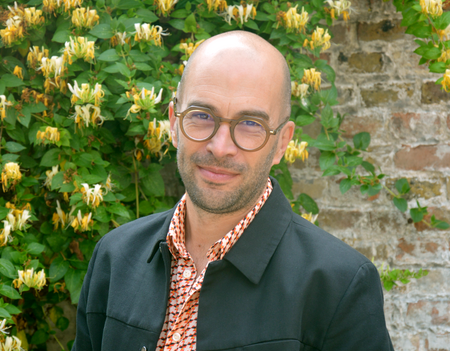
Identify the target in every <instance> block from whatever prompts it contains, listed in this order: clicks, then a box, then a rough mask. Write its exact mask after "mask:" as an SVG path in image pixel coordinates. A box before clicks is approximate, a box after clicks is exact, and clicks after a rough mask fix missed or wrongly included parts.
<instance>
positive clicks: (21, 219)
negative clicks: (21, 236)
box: [15, 210, 31, 230]
mask: <svg viewBox="0 0 450 351" xmlns="http://www.w3.org/2000/svg"><path fill="white" fill-rule="evenodd" d="M21 212H22V213H20V214H19V215H18V216H17V222H16V228H15V229H18V230H22V229H23V228H24V227H25V224H27V221H28V220H29V219H30V218H31V215H30V213H29V211H28V210H23V211H21Z"/></svg>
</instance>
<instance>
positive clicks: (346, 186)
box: [339, 178, 352, 194]
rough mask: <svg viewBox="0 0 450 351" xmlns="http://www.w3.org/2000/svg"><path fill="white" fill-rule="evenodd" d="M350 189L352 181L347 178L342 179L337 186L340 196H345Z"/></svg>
mask: <svg viewBox="0 0 450 351" xmlns="http://www.w3.org/2000/svg"><path fill="white" fill-rule="evenodd" d="M351 187H352V180H351V179H349V178H345V179H342V180H341V182H340V184H339V189H340V190H341V193H342V194H345V193H346V192H347V191H349V190H350V188H351Z"/></svg>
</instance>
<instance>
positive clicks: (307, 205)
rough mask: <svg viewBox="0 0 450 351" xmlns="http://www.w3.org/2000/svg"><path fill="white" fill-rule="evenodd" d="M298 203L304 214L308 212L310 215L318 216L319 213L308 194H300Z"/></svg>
mask: <svg viewBox="0 0 450 351" xmlns="http://www.w3.org/2000/svg"><path fill="white" fill-rule="evenodd" d="M298 199H299V202H300V205H302V207H303V208H304V209H305V211H306V212H310V213H312V214H318V213H319V207H318V206H317V204H316V202H315V201H314V200H313V199H312V197H311V196H309V195H308V194H305V193H302V194H300V196H299V198H298Z"/></svg>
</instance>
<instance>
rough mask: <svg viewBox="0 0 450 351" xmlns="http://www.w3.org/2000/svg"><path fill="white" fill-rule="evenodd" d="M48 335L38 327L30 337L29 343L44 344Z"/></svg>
mask: <svg viewBox="0 0 450 351" xmlns="http://www.w3.org/2000/svg"><path fill="white" fill-rule="evenodd" d="M49 337H50V335H49V334H48V333H47V332H46V331H45V330H44V329H38V330H36V331H35V332H34V334H33V336H32V337H31V340H30V343H31V344H34V345H41V344H44V343H45V342H46V341H47V340H48V338H49Z"/></svg>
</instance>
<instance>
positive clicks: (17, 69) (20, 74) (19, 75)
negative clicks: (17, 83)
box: [13, 66, 23, 79]
mask: <svg viewBox="0 0 450 351" xmlns="http://www.w3.org/2000/svg"><path fill="white" fill-rule="evenodd" d="M13 74H14V75H15V76H16V77H17V78H20V79H23V72H22V67H20V66H16V67H14V71H13Z"/></svg>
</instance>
